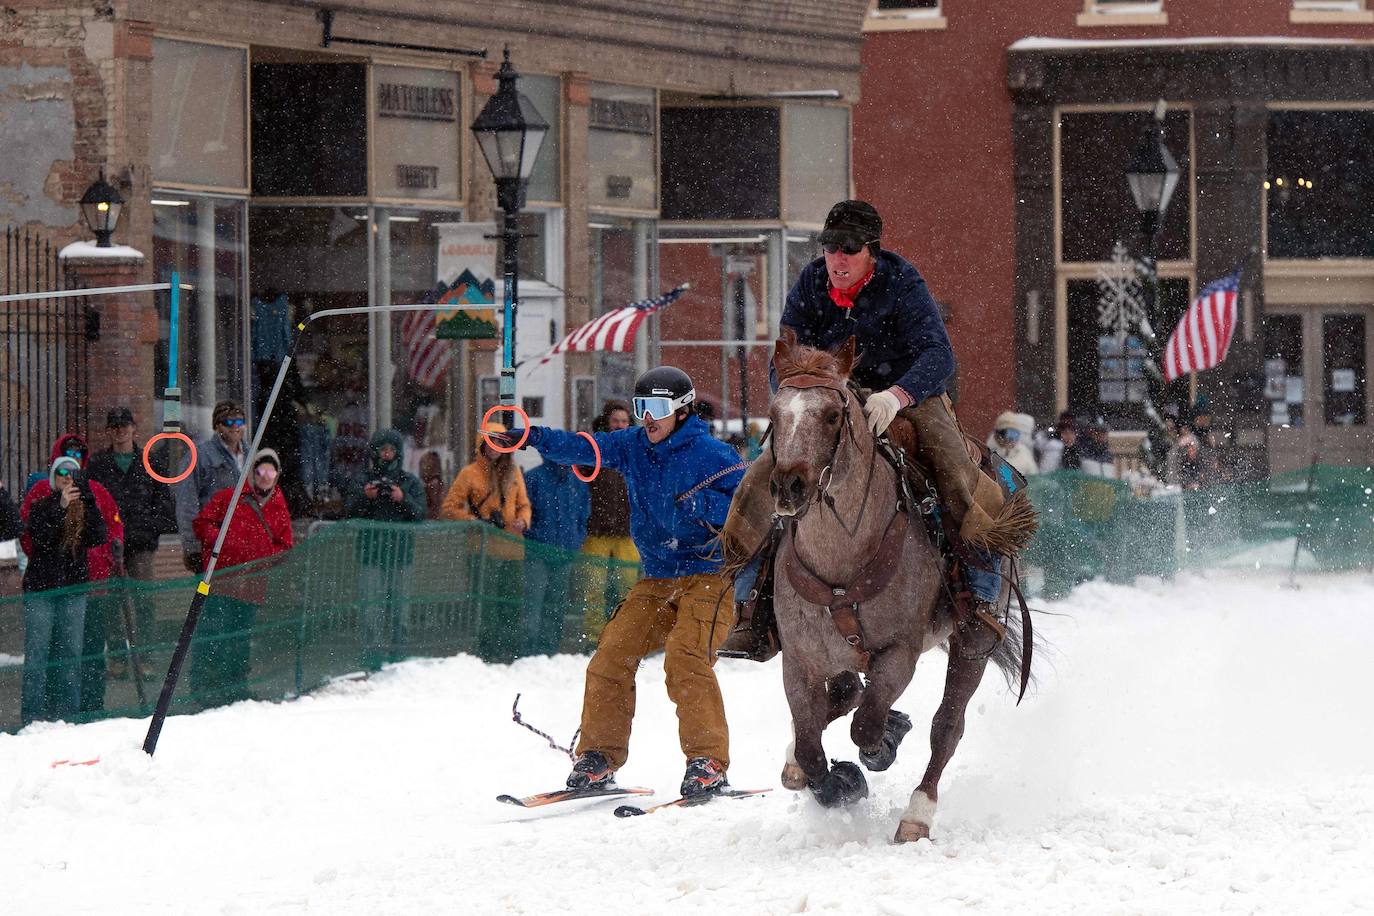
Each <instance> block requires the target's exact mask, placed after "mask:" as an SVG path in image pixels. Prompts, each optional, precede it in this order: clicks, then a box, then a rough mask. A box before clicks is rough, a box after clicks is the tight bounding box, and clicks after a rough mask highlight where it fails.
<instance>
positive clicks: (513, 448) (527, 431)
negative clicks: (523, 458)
mask: <svg viewBox="0 0 1374 916" xmlns="http://www.w3.org/2000/svg"><path fill="white" fill-rule="evenodd" d="M498 410H511V411H514V412H515V413H518V414H519V415H520V418H521V420H522V421H523V422H524V424H525V426H524V430H525V432H524V435H522V436H521V437H520V441H519V442H517V443H515V444H514V445H512V446H511V447H510V448H506V447H505V446H502V445H497V444H496V443H495V442H493V441H491V436H490V435H489V434H488V433H487V421H488V420H490V419H491V415H492V414H494V413H496V412H497V411H498ZM481 433H482V441H484V442H486V443H487V445H490V446H491V448H492V451H496V452H500V453H501V454H503V455H509V454H510V453H511V452H514V451H518V450H519V449H520V447H521V446H522V445H524V444H525V440H526V439H528V438H529V437H530V415H529V414H527V413H525V411H524V410H522V409H521V408H519V407H516V406H515V405H514V404H511V405H510V406H506V405H505V404H494V405H492V406H491V407H489V408H488V409H487V412H486V413H484V414H482V429H481Z"/></svg>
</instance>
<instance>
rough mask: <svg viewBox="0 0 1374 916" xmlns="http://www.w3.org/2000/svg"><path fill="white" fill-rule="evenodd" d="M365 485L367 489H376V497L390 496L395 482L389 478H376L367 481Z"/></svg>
mask: <svg viewBox="0 0 1374 916" xmlns="http://www.w3.org/2000/svg"><path fill="white" fill-rule="evenodd" d="M367 485H368V486H369V487H376V488H377V495H378V496H380V495H382V494H383V493H387V494H390V493H391V488H392V487H394V486H396V481H394V480H392V479H391V478H390V477H376V478H373V479H372V480H369V481H368V482H367Z"/></svg>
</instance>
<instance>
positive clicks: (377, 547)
mask: <svg viewBox="0 0 1374 916" xmlns="http://www.w3.org/2000/svg"><path fill="white" fill-rule="evenodd" d="M404 449H405V446H404V444H403V442H402V440H401V434H400V433H398V432H397V431H396V430H394V429H381V430H378V431H377V432H376V433H375V434H374V435H373V436H372V440H371V441H370V442H369V444H368V466H367V468H366V469H365V470H364V471H363V473H362V474H360V475H358V478H357V479H356V480H354V481H353V482H352V486H350V487H348V488H347V489H346V490H345V491H344V513H345V515H347V517H348V518H356V519H364V520H367V521H371V522H402V523H407V524H409V523H413V522H419V521H423V520H424V518H425V515H426V502H425V486H424V484H422V483H421V482H420V478H418V477H416V476H415V475H414V474H412V473H410V472H409V471H407V470H405V469H404V467H403V462H402V458H403V456H404V454H405V450H404ZM356 545H357V546H356V547H355V556H356V559H357V561H358V602H359V618H358V629H359V639H360V642H361V644H362V656H363V657H362V664H363V667H364V668H365V669H367V670H369V671H375V670H377V669H378V668H380V667H381V666H382V664H383V663H384V662H387V661H397V660H399V658H400V657H401V656H402V651H403V650H402V648H401V647H402V646H403V645H404V644H405V633H404V631H403V628H404V625H405V608H406V601H407V598H408V594H409V588H408V586H409V584H410V565H411V562H412V560H413V559H414V555H415V537H414V535H412V534H411V533H410V532H409V531H405V530H398V529H396V528H393V527H389V526H383V525H368V526H366V527H364V528H363V529H362V530H360V531H359V532H358V539H357V542H356Z"/></svg>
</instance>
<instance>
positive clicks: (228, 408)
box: [170, 401, 248, 573]
mask: <svg viewBox="0 0 1374 916" xmlns="http://www.w3.org/2000/svg"><path fill="white" fill-rule="evenodd" d="M211 424H212V425H213V426H214V433H213V434H211V435H209V436H207V437H206V438H204V439H202V440H201V441H200V442H198V443H196V466H195V467H194V468H193V469H192V470H191V473H190V475H189V476H188V477H187V478H186V479H185V480H183V481H182V482H181V483H179V484H177V486H176V489H175V493H176V504H177V530H178V531H179V532H180V533H181V550H182V562H183V563H184V564H185V565H186V568H187V569H188V570H190V571H191V572H193V573H198V572H200V571H201V570H202V569H204V568H205V564H204V563H203V561H202V560H201V556H200V549H201V541H200V538H198V537H197V536H196V532H195V528H194V524H193V520H194V519H195V517H196V515H197V514H198V513H199V512H200V511H201V510H202V509H204V508H205V506H206V504H208V503H209V502H210V499H211V497H213V496H215V495H216V494H217V493H219V492H220V491H221V490H224V489H232V488H233V487H236V486H238V481H239V475H240V474H241V473H242V472H243V462H244V461H246V460H247V458H248V455H247V452H246V451H245V450H244V444H243V437H244V436H246V435H247V434H248V427H247V425H246V424H247V421H246V420H245V419H244V415H243V408H242V407H240V406H239V404H238V403H237V402H235V401H220V402H219V403H218V404H216V405H215V409H214V412H213V413H212V414H211ZM177 470H178V471H180V470H182V469H181V468H178V469H177ZM170 476H173V477H175V476H176V475H175V474H173V475H170Z"/></svg>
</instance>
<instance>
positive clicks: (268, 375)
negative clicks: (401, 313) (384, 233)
mask: <svg viewBox="0 0 1374 916" xmlns="http://www.w3.org/2000/svg"><path fill="white" fill-rule="evenodd" d="M249 217H250V227H251V231H250V234H249V238H250V239H251V248H250V263H251V265H252V275H251V282H250V287H249V288H250V291H251V303H250V315H251V320H250V324H249V328H250V334H249V337H250V340H251V353H250V356H251V357H252V359H251V370H250V375H251V383H252V397H253V404H254V408H255V409H254V416H255V417H256V416H261V411H262V406H263V404H264V403H265V401H266V399H267V394H268V392H269V391H270V389H271V384H272V381H273V379H274V378H275V376H276V373H277V370H278V368H279V367H280V365H281V362H280V359H279V357H280V356H281V355H282V353H281V347H282V345H283V343H284V340H283V338H282V337H281V336H280V334H279V331H280V329H281V328H282V327H283V325H285V327H287V328H294V327H295V325H296V323H297V322H299V321H301V320H302V319H304V318H305V316H307V315H310V314H311V313H313V312H316V311H319V310H321V309H327V308H346V307H351V306H360V305H367V304H368V223H367V209H366V208H364V207H328V206H321V207H284V206H282V207H278V206H254V207H252V208H251V210H250V211H249ZM368 325H369V321H368V316H366V315H347V316H341V317H333V318H325V319H321V320H320V321H318V322H316V323H313V324H311V325H309V326H308V327H307V329H306V330H305V331H304V336H303V337H302V338H301V341H300V343H299V344H298V345H297V348H296V359H295V361H294V362H293V363H292V367H291V371H290V373H289V375H288V376H287V379H286V382H285V383H284V386H283V390H282V394H281V396H280V399H279V400H278V403H277V407H276V409H275V411H274V412H273V415H272V417H271V418H270V419H269V421H268V426H267V431H266V432H265V433H264V436H263V444H264V445H270V446H271V447H272V448H275V449H276V450H277V451H278V452H279V453H280V454H281V457H282V463H283V464H284V465H285V467H284V469H283V470H284V474H283V484H282V487H283V489H284V490H285V492H286V496H287V500H288V503H290V504H291V506H292V509H293V511H296V512H298V513H300V514H308V513H311V512H316V513H326V514H335V513H337V512H338V511H339V509H340V503H339V500H340V495H341V492H342V490H343V488H344V487H345V486H347V485H349V484H350V483H351V482H352V481H353V480H354V479H355V478H356V477H357V476H358V475H359V474H361V473H362V472H363V469H364V467H365V465H366V460H367V440H368V437H369V435H370V433H371V428H370V422H371V417H370V405H369V402H368V391H369V381H370V378H371V376H370V373H369V367H370V353H369V346H368Z"/></svg>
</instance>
